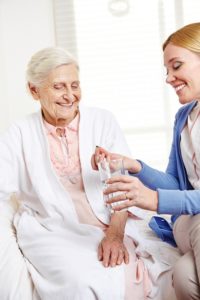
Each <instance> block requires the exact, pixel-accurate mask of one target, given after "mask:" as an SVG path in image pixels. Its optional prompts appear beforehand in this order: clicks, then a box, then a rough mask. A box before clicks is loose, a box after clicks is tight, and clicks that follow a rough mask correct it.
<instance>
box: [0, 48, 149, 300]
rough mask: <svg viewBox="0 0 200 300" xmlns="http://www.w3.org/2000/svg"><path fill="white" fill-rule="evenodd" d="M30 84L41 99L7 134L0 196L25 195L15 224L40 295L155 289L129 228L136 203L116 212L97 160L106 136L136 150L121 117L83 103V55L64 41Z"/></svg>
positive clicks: (98, 295) (139, 293) (110, 143)
mask: <svg viewBox="0 0 200 300" xmlns="http://www.w3.org/2000/svg"><path fill="white" fill-rule="evenodd" d="M27 84H28V88H29V90H30V93H31V95H32V96H33V98H34V99H35V100H37V101H39V103H40V106H41V109H40V111H39V112H37V113H33V114H31V115H29V116H27V117H26V118H25V119H24V120H22V121H18V122H16V123H14V124H13V125H12V126H11V127H10V129H9V130H8V131H7V132H6V133H5V134H3V135H2V136H1V139H0V172H1V175H0V200H1V201H3V200H7V199H8V198H9V196H10V195H11V194H12V193H16V194H17V196H18V198H19V199H20V208H19V210H18V212H17V214H16V215H15V218H14V225H15V227H16V231H17V239H18V244H19V247H20V249H21V251H22V253H23V255H24V257H25V259H26V262H27V266H28V269H29V271H30V274H31V277H32V279H33V282H34V285H35V289H36V295H37V296H36V298H38V299H42V300H51V299H52V300H56V299H57V300H65V299H69V300H74V299H84V300H92V299H99V300H111V299H115V300H121V299H133V298H134V299H145V298H146V297H147V295H148V293H149V291H150V289H149V277H148V274H147V271H146V268H145V267H144V264H143V262H142V261H141V260H140V259H139V258H138V257H136V254H135V244H134V243H133V241H132V240H131V239H130V238H128V237H127V236H125V237H124V228H125V224H126V219H127V215H128V213H127V212H121V213H116V214H113V215H111V216H110V214H109V212H108V209H107V208H106V207H105V205H104V202H103V195H102V188H101V184H100V180H99V176H98V174H96V172H95V171H94V170H92V168H91V163H90V157H91V155H92V153H93V152H94V148H95V146H96V145H101V146H102V147H105V148H106V149H109V150H110V151H112V152H116V151H117V152H121V153H123V154H124V155H127V154H129V151H128V149H127V146H126V142H125V140H124V138H123V135H122V133H121V131H120V129H119V127H118V125H117V123H116V121H115V120H114V118H113V116H112V115H111V114H110V113H109V112H107V111H105V110H100V109H95V108H86V107H79V103H80V99H81V89H80V82H79V74H78V65H77V62H76V60H75V59H74V58H73V57H72V56H71V55H70V54H69V53H67V52H66V51H64V50H63V49H60V48H46V49H43V50H41V51H39V52H37V53H36V54H35V55H33V57H32V58H31V60H30V62H29V64H28V69H27ZM115 266H117V267H116V268H112V267H115ZM6 299H7V298H4V297H2V296H1V300H6ZM15 300H18V299H16V298H15Z"/></svg>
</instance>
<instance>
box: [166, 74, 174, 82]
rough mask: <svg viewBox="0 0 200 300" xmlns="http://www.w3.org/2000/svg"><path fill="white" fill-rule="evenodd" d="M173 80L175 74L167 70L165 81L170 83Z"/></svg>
mask: <svg viewBox="0 0 200 300" xmlns="http://www.w3.org/2000/svg"><path fill="white" fill-rule="evenodd" d="M175 80H176V76H175V75H174V74H173V73H171V72H169V73H168V74H167V77H166V82H167V83H172V82H173V81H175Z"/></svg>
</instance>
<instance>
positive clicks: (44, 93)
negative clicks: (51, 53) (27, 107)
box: [30, 64, 81, 126]
mask: <svg viewBox="0 0 200 300" xmlns="http://www.w3.org/2000/svg"><path fill="white" fill-rule="evenodd" d="M33 88H34V89H33ZM30 89H31V93H32V95H33V97H34V98H35V99H36V100H39V101H40V104H41V108H42V112H43V116H44V118H45V120H46V121H47V122H48V123H50V124H52V125H54V126H65V125H67V124H69V123H70V122H71V121H72V120H73V119H74V117H75V116H76V114H77V111H78V104H79V102H80V98H81V90H80V82H79V76H78V70H77V67H76V66H75V65H74V64H69V65H62V66H59V67H57V68H55V69H54V70H52V71H51V72H50V73H49V75H48V76H47V78H46V80H45V81H44V82H43V83H42V85H41V86H40V87H31V85H30Z"/></svg>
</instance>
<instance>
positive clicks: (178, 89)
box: [175, 84, 185, 92]
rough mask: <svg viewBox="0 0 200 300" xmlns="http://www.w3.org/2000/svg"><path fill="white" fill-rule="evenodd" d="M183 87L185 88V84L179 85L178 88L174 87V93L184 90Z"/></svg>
mask: <svg viewBox="0 0 200 300" xmlns="http://www.w3.org/2000/svg"><path fill="white" fill-rule="evenodd" d="M184 86H185V84H181V85H179V86H176V87H175V91H176V92H178V91H180V90H181V89H182V88H184Z"/></svg>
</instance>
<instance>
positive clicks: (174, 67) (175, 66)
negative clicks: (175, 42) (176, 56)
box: [173, 61, 182, 70]
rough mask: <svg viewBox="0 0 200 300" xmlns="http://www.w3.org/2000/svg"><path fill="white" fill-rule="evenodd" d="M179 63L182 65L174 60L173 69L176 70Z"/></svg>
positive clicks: (180, 63)
mask: <svg viewBox="0 0 200 300" xmlns="http://www.w3.org/2000/svg"><path fill="white" fill-rule="evenodd" d="M181 65H182V62H180V61H176V62H175V63H174V64H173V69H174V70H178V69H179V68H180V66H181Z"/></svg>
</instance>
